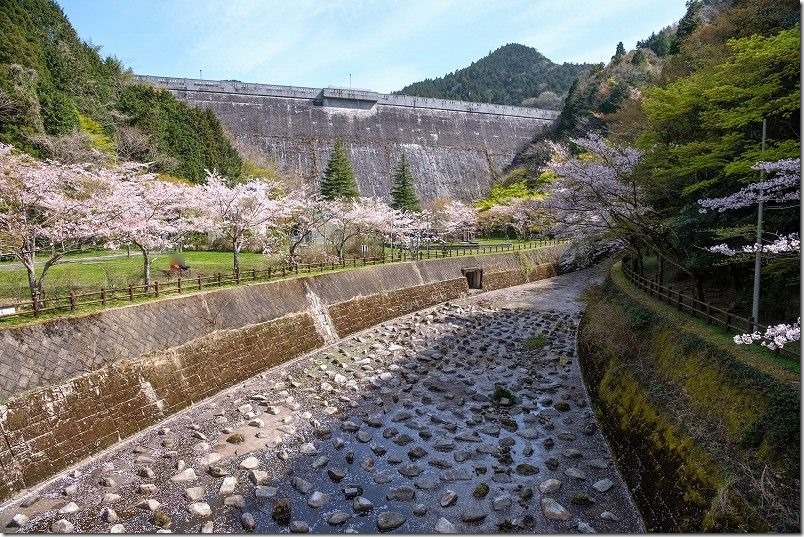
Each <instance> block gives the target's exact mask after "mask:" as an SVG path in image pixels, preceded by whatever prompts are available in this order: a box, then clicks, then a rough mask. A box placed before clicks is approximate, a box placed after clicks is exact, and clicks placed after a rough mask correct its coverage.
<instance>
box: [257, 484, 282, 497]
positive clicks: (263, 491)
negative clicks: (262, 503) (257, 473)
mask: <svg viewBox="0 0 804 537" xmlns="http://www.w3.org/2000/svg"><path fill="white" fill-rule="evenodd" d="M276 493H277V488H276V487H266V486H262V485H260V486H257V487H254V496H255V497H256V498H260V499H263V500H264V499H268V498H275V497H276Z"/></svg>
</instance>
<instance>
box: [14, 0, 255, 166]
mask: <svg viewBox="0 0 804 537" xmlns="http://www.w3.org/2000/svg"><path fill="white" fill-rule="evenodd" d="M99 52H100V47H99V46H95V45H92V44H91V43H86V42H84V41H82V40H81V39H80V38H79V36H78V35H77V33H76V31H75V29H74V28H73V26H72V25H71V24H70V21H69V20H68V19H67V17H66V16H65V15H64V12H63V11H62V9H61V8H60V7H59V6H58V5H57V4H56V3H55V2H53V1H52V0H0V141H3V142H6V143H11V144H13V145H15V146H17V147H19V148H20V149H23V150H25V151H28V152H30V153H32V154H34V155H36V156H39V157H50V158H55V159H57V160H62V161H65V162H75V161H80V160H94V161H102V162H103V161H112V160H117V159H136V160H141V161H150V162H155V163H156V168H157V170H156V171H160V172H162V173H166V174H171V175H176V176H179V177H182V178H185V179H189V180H191V181H199V180H202V179H203V177H204V168H208V169H213V168H217V169H218V170H219V171H221V172H222V173H224V174H226V175H228V176H231V177H237V176H238V175H239V174H240V173H241V168H242V166H243V162H242V159H241V157H240V156H239V155H238V153H237V151H236V150H235V149H234V147H233V146H232V144H231V142H230V141H229V139H228V137H227V136H226V134H225V133H224V131H223V128H222V126H221V124H220V122H219V121H218V119H217V118H216V117H215V115H214V114H212V113H211V112H209V111H207V110H198V109H195V108H192V107H189V106H187V105H185V104H183V103H181V102H180V101H178V100H177V99H176V98H175V97H173V95H171V94H170V93H169V92H167V91H164V90H158V89H155V88H152V87H150V86H145V85H142V84H135V83H134V82H133V80H132V76H131V72H130V70H128V69H125V67H124V66H123V65H122V64H121V62H120V61H119V60H118V59H116V58H113V57H107V58H103V57H101V55H100V53H99Z"/></svg>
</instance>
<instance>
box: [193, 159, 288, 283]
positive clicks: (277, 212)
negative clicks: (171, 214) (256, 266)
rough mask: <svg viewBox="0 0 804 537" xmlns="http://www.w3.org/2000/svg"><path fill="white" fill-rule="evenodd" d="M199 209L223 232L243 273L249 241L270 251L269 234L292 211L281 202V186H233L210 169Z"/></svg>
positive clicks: (262, 183)
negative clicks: (242, 254)
mask: <svg viewBox="0 0 804 537" xmlns="http://www.w3.org/2000/svg"><path fill="white" fill-rule="evenodd" d="M198 188H199V189H200V190H199V195H198V196H197V197H196V205H195V206H196V208H197V209H199V210H200V211H203V212H204V214H205V215H206V217H207V219H208V223H207V225H208V226H209V228H210V229H214V230H216V231H219V232H220V233H222V234H223V235H224V236H225V237H226V238H227V239H228V240H229V242H230V243H231V245H232V256H233V260H232V269H233V270H234V272H235V274H237V273H239V272H240V251H241V250H242V248H243V246H244V245H245V243H246V240H247V239H254V240H257V241H259V242H260V243H261V244H262V246H263V249H264V251H267V250H268V249H269V248H270V240H269V239H270V238H269V236H268V232H269V231H270V230H273V229H276V228H277V226H278V225H279V223H280V222H282V221H283V220H284V219H285V218H287V216H288V213H289V209H288V207H287V205H285V204H284V203H282V201H281V200H280V199H279V192H280V188H279V185H278V184H277V183H273V182H268V181H258V180H252V181H249V182H247V183H238V184H235V185H232V186H229V185H228V184H227V182H226V180H225V179H224V178H223V177H221V176H220V175H219V174H218V173H217V172H214V171H213V172H210V171H208V170H207V177H206V183H205V184H203V185H201V186H200V187H198Z"/></svg>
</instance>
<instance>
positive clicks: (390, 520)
mask: <svg viewBox="0 0 804 537" xmlns="http://www.w3.org/2000/svg"><path fill="white" fill-rule="evenodd" d="M405 520H406V518H405V517H404V515H402V513H397V512H396V511H384V512H382V513H380V516H378V517H377V529H379V530H380V531H388V530H392V529H395V528H398V527H399V526H401V525H402V524H404V523H405Z"/></svg>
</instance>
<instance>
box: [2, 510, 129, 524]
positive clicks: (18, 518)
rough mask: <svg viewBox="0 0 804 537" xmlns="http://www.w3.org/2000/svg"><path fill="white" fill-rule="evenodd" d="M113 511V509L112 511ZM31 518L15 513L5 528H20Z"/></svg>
mask: <svg viewBox="0 0 804 537" xmlns="http://www.w3.org/2000/svg"><path fill="white" fill-rule="evenodd" d="M112 512H114V511H112ZM29 520H31V519H30V518H28V517H27V516H25V515H23V514H22V513H17V514H16V515H14V516H13V517H12V518H11V521H10V522H9V523H8V524H7V525H6V527H7V528H22V527H23V526H25V524H27V523H28V521H29Z"/></svg>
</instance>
